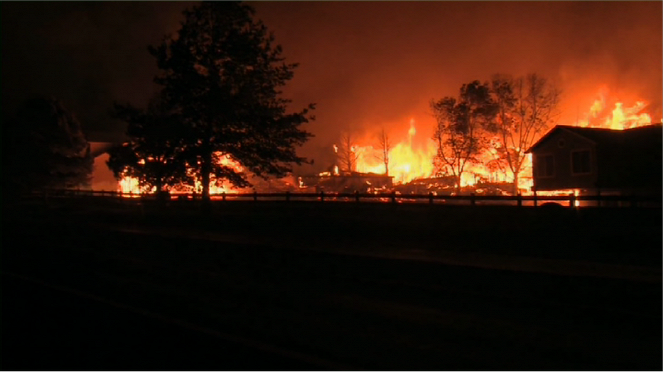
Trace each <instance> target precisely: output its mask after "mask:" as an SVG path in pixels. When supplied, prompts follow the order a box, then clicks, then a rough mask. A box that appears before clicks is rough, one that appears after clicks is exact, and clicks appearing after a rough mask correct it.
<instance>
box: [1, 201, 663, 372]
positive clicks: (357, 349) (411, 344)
mask: <svg viewBox="0 0 663 372" xmlns="http://www.w3.org/2000/svg"><path fill="white" fill-rule="evenodd" d="M660 220H661V216H660V210H658V211H646V210H631V209H620V210H610V209H604V210H596V211H594V210H580V211H577V212H573V211H570V210H548V211H546V210H530V209H522V210H518V209H515V208H498V207H495V208H489V207H481V208H474V209H472V208H469V207H444V206H424V205H421V206H415V205H389V204H386V205H385V204H382V205H369V204H324V205H322V204H317V203H291V204H287V205H286V204H285V203H252V202H244V203H242V202H237V203H227V204H220V203H219V204H215V205H214V207H213V210H212V211H211V214H210V215H209V216H203V215H202V214H201V211H200V210H199V209H198V207H197V206H196V205H193V204H181V203H177V204H173V205H171V206H170V207H169V208H162V207H157V206H156V205H143V206H138V205H122V204H117V205H115V204H111V203H109V202H100V201H98V200H90V201H89V202H87V203H83V204H81V203H80V202H79V203H72V202H71V201H69V202H64V201H60V202H57V201H53V202H50V203H48V204H44V203H42V202H36V203H34V204H32V205H22V206H20V207H19V208H13V209H7V208H6V209H5V210H4V211H3V240H4V241H3V248H2V255H3V256H2V258H3V260H2V269H3V272H4V271H8V272H16V273H19V274H21V275H27V276H31V277H37V278H40V279H41V280H44V281H46V282H49V283H58V284H59V285H63V286H66V287H72V288H76V289H78V290H81V291H83V292H86V293H92V294H94V295H99V296H103V297H105V298H110V299H112V300H114V301H118V302H122V303H127V304H130V305H132V306H136V307H141V308H146V309H150V310H151V311H155V312H158V313H161V314H166V315H168V316H169V317H174V318H178V319H186V320H188V321H192V322H194V323H196V324H201V325H204V326H205V327H208V328H212V329H217V330H221V331H223V332H227V333H231V334H236V335H241V336H242V337H246V338H250V339H256V340H260V341H261V342H265V343H268V344H273V345H278V346H279V347H283V348H288V349H293V350H298V351H300V352H303V353H306V354H307V355H313V356H315V357H319V358H323V359H326V360H333V361H338V362H340V363H344V364H347V365H351V366H354V367H356V368H368V369H402V370H403V369H432V370H436V369H535V370H536V369H626V370H630V369H660V367H661V365H660V363H661V337H660V336H661V334H660V311H661V302H660V290H661V283H660V280H659V281H657V282H651V281H631V280H617V279H610V278H600V277H599V278H596V277H582V276H572V275H571V276H567V275H551V274H546V273H537V272H534V273H527V272H517V271H510V270H494V269H485V268H484V269H477V268H473V267H471V266H462V265H460V266H446V265H440V264H437V263H435V262H426V261H425V260H423V261H402V260H383V259H374V258H367V257H355V256H351V255H344V254H340V255H339V254H334V253H333V252H330V251H326V252H324V253H320V252H319V251H316V249H315V248H316V247H319V246H325V247H336V249H337V250H338V251H343V250H345V251H347V250H354V251H363V252H377V251H385V250H390V251H422V250H423V251H437V252H442V251H451V252H466V253H467V252H474V253H476V254H477V255H480V254H483V255H485V254H491V255H499V256H502V257H507V258H509V257H515V256H529V257H538V258H541V257H554V258H563V259H565V260H570V261H578V260H583V261H588V262H594V263H607V262H609V263H621V264H624V263H628V264H631V265H640V266H648V267H649V268H652V269H657V270H659V278H660V264H661V250H660V249H661V248H660V247H661V244H660V243H661V241H660V239H661V223H660ZM117 227H125V228H133V229H135V230H139V231H140V230H143V231H148V230H150V231H155V232H162V233H166V232H173V231H176V230H181V233H180V234H174V235H172V236H167V235H162V234H158V233H148V234H129V233H124V232H119V231H116V230H114V228H117ZM206 234H211V235H214V236H225V237H226V238H227V239H226V242H225V243H219V242H215V241H213V240H207V239H198V238H201V237H202V238H205V237H206ZM211 235H207V236H211ZM230 238H232V239H230ZM12 242H13V243H12ZM290 245H297V247H298V248H299V249H297V250H288V249H283V247H287V246H290ZM307 248H310V250H307ZM7 300H11V299H8V298H7V297H3V301H7ZM5 321H8V320H6V319H5V318H3V322H5ZM9 321H11V320H9ZM98 321H103V320H98ZM3 336H4V337H7V336H6V335H3ZM55 369H57V368H55ZM193 369H196V368H193Z"/></svg>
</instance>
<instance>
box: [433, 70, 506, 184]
mask: <svg viewBox="0 0 663 372" xmlns="http://www.w3.org/2000/svg"><path fill="white" fill-rule="evenodd" d="M430 107H431V109H432V111H433V114H434V116H435V119H436V121H437V126H436V128H435V133H434V134H433V140H434V141H435V143H436V144H437V155H436V157H435V159H434V165H435V169H436V173H437V174H450V175H452V176H453V177H455V178H456V187H457V188H458V189H459V190H460V187H461V176H462V174H463V172H464V171H465V166H466V165H467V164H468V162H476V161H478V159H477V155H479V154H480V153H481V152H482V151H483V150H485V149H486V148H487V147H488V144H489V140H488V138H487V133H492V132H494V131H495V130H496V128H495V123H494V118H495V114H496V110H497V106H496V104H495V102H494V101H493V99H492V97H491V91H490V86H489V85H488V83H481V82H480V81H478V80H476V81H473V82H471V83H469V84H463V86H462V87H461V88H460V93H459V96H458V98H455V97H444V98H442V99H440V100H438V101H435V100H433V101H431V103H430Z"/></svg>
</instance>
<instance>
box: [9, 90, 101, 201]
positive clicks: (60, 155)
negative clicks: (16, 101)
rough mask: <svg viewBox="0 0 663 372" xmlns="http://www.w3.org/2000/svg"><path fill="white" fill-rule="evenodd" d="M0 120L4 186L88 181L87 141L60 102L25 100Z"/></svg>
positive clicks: (73, 184) (83, 184)
mask: <svg viewBox="0 0 663 372" xmlns="http://www.w3.org/2000/svg"><path fill="white" fill-rule="evenodd" d="M2 124H3V125H2V127H3V128H2V129H3V141H2V142H3V144H2V145H3V146H2V152H3V154H2V160H3V181H4V182H3V184H4V186H5V191H10V190H17V191H30V190H40V189H49V188H50V189H61V188H77V187H87V186H89V183H90V178H91V174H92V170H93V166H94V159H93V158H92V156H91V155H90V146H89V144H88V141H87V139H86V137H85V134H84V133H83V131H82V129H81V125H80V122H79V121H78V120H77V119H76V117H75V116H74V115H73V114H72V113H71V112H70V111H68V110H67V109H66V108H65V107H64V106H63V105H62V103H61V102H60V101H58V100H57V99H55V98H51V97H35V98H31V99H28V100H27V101H26V102H24V104H23V105H22V106H21V107H20V108H19V110H18V112H17V113H16V114H15V115H14V116H13V117H10V118H8V119H7V120H3V123H2Z"/></svg>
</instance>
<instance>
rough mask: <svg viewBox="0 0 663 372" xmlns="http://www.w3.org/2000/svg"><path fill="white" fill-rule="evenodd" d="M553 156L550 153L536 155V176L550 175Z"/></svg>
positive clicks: (551, 173)
mask: <svg viewBox="0 0 663 372" xmlns="http://www.w3.org/2000/svg"><path fill="white" fill-rule="evenodd" d="M553 166H554V162H553V156H552V155H539V156H537V157H536V176H537V177H552V176H553V175H554V174H555V173H554V172H553Z"/></svg>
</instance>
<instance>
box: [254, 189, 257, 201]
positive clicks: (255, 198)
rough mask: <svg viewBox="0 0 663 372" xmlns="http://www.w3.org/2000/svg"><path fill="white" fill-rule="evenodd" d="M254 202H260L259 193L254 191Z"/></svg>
mask: <svg viewBox="0 0 663 372" xmlns="http://www.w3.org/2000/svg"><path fill="white" fill-rule="evenodd" d="M253 201H258V192H257V191H253Z"/></svg>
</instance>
